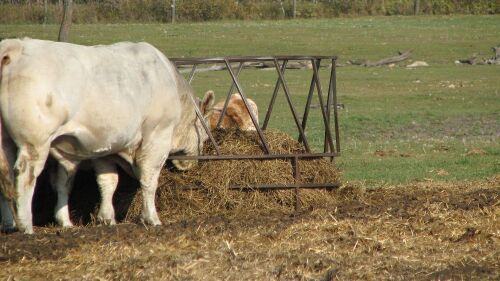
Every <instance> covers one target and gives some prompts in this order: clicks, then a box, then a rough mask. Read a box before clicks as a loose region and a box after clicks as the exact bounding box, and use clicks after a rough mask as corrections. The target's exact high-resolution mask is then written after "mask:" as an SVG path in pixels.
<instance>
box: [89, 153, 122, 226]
mask: <svg viewBox="0 0 500 281" xmlns="http://www.w3.org/2000/svg"><path fill="white" fill-rule="evenodd" d="M93 164H94V168H95V172H96V176H97V184H98V185H99V192H100V193H101V206H100V207H99V213H98V214H97V219H98V220H99V221H100V222H101V223H104V224H110V225H113V224H116V220H115V209H114V208H113V194H114V193H115V190H116V187H117V186H118V171H117V169H116V165H115V163H114V162H112V161H111V160H108V159H96V160H94V161H93Z"/></svg>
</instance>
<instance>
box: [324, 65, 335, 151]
mask: <svg viewBox="0 0 500 281" xmlns="http://www.w3.org/2000/svg"><path fill="white" fill-rule="evenodd" d="M334 72H335V66H333V65H332V71H331V73H330V79H329V83H328V95H327V98H326V117H327V118H326V121H327V122H326V124H325V127H326V126H328V128H330V120H331V118H330V113H331V106H332V99H333V97H332V96H333V95H332V91H333V88H332V87H333V78H334V77H333V76H334ZM327 143H328V138H327V135H326V130H325V139H324V142H323V144H324V152H331V151H332V150H333V147H329V146H328V145H327ZM332 160H333V158H332Z"/></svg>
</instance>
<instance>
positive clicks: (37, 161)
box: [14, 144, 49, 234]
mask: <svg viewBox="0 0 500 281" xmlns="http://www.w3.org/2000/svg"><path fill="white" fill-rule="evenodd" d="M48 153H49V145H45V146H41V147H36V146H33V145H31V144H26V145H22V146H20V147H19V150H18V154H17V160H16V163H15V164H14V174H15V177H16V190H17V198H16V207H17V219H18V223H19V225H18V226H17V227H18V229H19V230H20V231H23V232H24V233H28V234H31V233H33V215H32V213H31V201H32V200H33V193H34V191H35V184H36V179H37V177H38V176H39V175H40V173H41V172H42V170H43V166H44V165H45V161H46V160H47V156H48Z"/></svg>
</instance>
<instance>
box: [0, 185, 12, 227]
mask: <svg viewBox="0 0 500 281" xmlns="http://www.w3.org/2000/svg"><path fill="white" fill-rule="evenodd" d="M9 205H10V202H9V201H8V200H7V198H5V197H4V196H3V194H2V193H1V192H0V214H1V215H2V225H1V228H0V230H1V231H2V232H7V233H8V232H12V231H15V229H16V224H15V222H14V217H13V215H12V210H11V208H10V206H9Z"/></svg>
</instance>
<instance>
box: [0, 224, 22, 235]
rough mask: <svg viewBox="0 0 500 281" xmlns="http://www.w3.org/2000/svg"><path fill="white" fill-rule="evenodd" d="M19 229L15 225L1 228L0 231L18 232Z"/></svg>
mask: <svg viewBox="0 0 500 281" xmlns="http://www.w3.org/2000/svg"><path fill="white" fill-rule="evenodd" d="M17 231H18V229H17V228H16V227H15V226H12V227H2V228H0V232H1V233H3V234H10V233H14V232H17Z"/></svg>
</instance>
